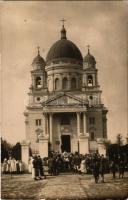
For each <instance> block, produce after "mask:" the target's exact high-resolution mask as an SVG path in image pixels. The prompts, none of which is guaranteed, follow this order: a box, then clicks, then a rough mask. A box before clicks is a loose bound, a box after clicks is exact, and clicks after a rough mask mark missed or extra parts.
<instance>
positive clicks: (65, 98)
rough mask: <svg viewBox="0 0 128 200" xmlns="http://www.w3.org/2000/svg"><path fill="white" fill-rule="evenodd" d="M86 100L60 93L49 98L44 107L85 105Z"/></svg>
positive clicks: (43, 104)
mask: <svg viewBox="0 0 128 200" xmlns="http://www.w3.org/2000/svg"><path fill="white" fill-rule="evenodd" d="M85 104H87V101H86V100H83V99H81V98H78V97H76V96H74V95H72V94H69V93H68V94H67V93H60V94H58V95H55V96H53V97H51V98H49V99H48V100H47V101H44V102H43V103H42V106H64V105H67V106H69V105H85Z"/></svg>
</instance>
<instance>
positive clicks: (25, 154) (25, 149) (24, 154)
mask: <svg viewBox="0 0 128 200" xmlns="http://www.w3.org/2000/svg"><path fill="white" fill-rule="evenodd" d="M21 160H22V162H23V164H24V168H25V171H28V160H29V143H27V142H26V141H23V142H22V143H21Z"/></svg>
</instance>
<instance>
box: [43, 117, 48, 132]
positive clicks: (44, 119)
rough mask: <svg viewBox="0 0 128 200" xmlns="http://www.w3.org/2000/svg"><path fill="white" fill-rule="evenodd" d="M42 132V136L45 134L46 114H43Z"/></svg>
mask: <svg viewBox="0 0 128 200" xmlns="http://www.w3.org/2000/svg"><path fill="white" fill-rule="evenodd" d="M43 131H44V135H46V134H47V132H46V113H43Z"/></svg>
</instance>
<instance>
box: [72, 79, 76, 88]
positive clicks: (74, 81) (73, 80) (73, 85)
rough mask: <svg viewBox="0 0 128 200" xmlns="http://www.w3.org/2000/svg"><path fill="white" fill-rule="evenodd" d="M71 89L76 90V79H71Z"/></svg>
mask: <svg viewBox="0 0 128 200" xmlns="http://www.w3.org/2000/svg"><path fill="white" fill-rule="evenodd" d="M71 89H76V78H72V79H71Z"/></svg>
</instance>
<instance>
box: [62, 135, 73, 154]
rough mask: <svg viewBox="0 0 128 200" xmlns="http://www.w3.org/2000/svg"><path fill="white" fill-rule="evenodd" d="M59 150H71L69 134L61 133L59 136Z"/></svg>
mask: <svg viewBox="0 0 128 200" xmlns="http://www.w3.org/2000/svg"><path fill="white" fill-rule="evenodd" d="M61 144H62V145H61V151H62V152H64V151H66V152H71V141H70V135H62V136H61Z"/></svg>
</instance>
